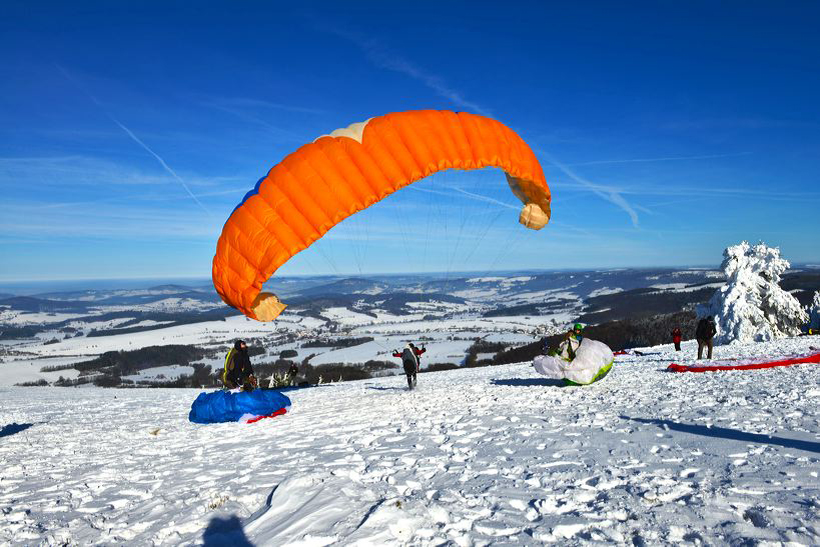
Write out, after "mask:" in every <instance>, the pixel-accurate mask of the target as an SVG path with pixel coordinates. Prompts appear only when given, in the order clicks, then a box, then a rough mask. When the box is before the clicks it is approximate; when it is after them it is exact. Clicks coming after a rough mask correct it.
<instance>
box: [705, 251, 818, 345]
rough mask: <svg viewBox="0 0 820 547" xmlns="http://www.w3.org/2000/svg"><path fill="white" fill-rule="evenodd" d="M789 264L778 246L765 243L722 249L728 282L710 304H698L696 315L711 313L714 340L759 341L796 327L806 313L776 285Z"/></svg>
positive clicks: (790, 332) (793, 331) (795, 331)
mask: <svg viewBox="0 0 820 547" xmlns="http://www.w3.org/2000/svg"><path fill="white" fill-rule="evenodd" d="M789 266H790V264H789V262H788V260H785V259H783V258H781V257H780V249H778V248H777V247H769V246H767V245H766V244H764V243H758V244H757V245H754V246H751V245H749V243H747V242H746V241H743V242H741V243H740V244H738V245H733V246H731V247H728V248H727V249H726V250H725V251H723V264H721V268H722V269H723V271H724V272H725V273H726V279H727V281H726V284H725V285H724V286H723V287H721V288H720V289H718V290H717V291H715V294H714V295H713V296H712V298H711V300H710V301H709V304H708V305H706V306H699V307H698V316H700V317H704V316H707V315H713V316H715V322H716V324H717V327H718V334H717V337H716V338H715V342H716V343H718V344H729V343H732V342H752V341H757V342H762V341H766V340H772V339H774V338H781V337H784V336H795V335H797V334H799V333H800V327H801V326H803V325H804V324H805V323H806V321H807V320H808V314H807V313H806V311H805V310H804V309H803V307H802V306H801V305H800V303H799V302H798V301H797V299H796V298H795V297H793V296H792V295H791V294H789V293H787V292H786V291H784V290H783V289H781V288H780V285H779V282H780V276H781V274H783V272H785V271H786V270H787V269H788V268H789Z"/></svg>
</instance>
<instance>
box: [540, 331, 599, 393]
mask: <svg viewBox="0 0 820 547" xmlns="http://www.w3.org/2000/svg"><path fill="white" fill-rule="evenodd" d="M614 362H615V356H614V355H613V353H612V350H611V349H609V346H607V345H606V344H604V343H603V342H598V341H597V340H590V339H589V338H586V337H585V336H584V327H583V325H581V324H580V323H576V324H575V326H574V327H573V329H572V330H571V331H570V332H568V333H567V336H566V337H565V338H564V340H563V341H562V342H561V344H560V345H559V346H558V348H556V349H553V350H550V351H548V352H547V355H539V356H538V357H536V358H535V359H534V360H533V362H532V366H533V367H535V370H536V371H537V372H538V373H539V374H542V375H544V376H546V377H547V378H552V379H555V380H564V383H566V384H567V385H588V384H591V383H593V382H597V381H598V380H600V379H601V378H603V377H604V376H606V375H607V374H608V373H609V371H610V370H611V369H612V364H613V363H614Z"/></svg>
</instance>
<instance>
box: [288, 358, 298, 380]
mask: <svg viewBox="0 0 820 547" xmlns="http://www.w3.org/2000/svg"><path fill="white" fill-rule="evenodd" d="M297 374H299V367H297V366H296V363H291V364H290V368H289V369H288V383H289V384H291V385H293V382H294V380H296V375H297Z"/></svg>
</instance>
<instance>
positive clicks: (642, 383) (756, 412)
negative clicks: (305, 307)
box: [0, 339, 820, 546]
mask: <svg viewBox="0 0 820 547" xmlns="http://www.w3.org/2000/svg"><path fill="white" fill-rule="evenodd" d="M803 345H805V342H803V341H801V340H800V339H792V340H786V341H780V342H778V343H772V344H771V345H769V347H768V348H761V346H764V345H762V344H756V345H754V346H749V347H742V346H741V347H734V348H723V347H721V348H716V353H718V352H722V353H723V354H722V355H720V356H721V357H731V356H732V355H736V354H737V355H746V354H748V353H752V352H754V351H769V352H779V353H785V352H788V351H800V350H801V349H804V348H803ZM684 348H685V349H686V350H689V351H690V352H691V350H692V348H691V347H688V346H687V343H685V344H684ZM668 349H669V348H668V347H660V348H654V349H653V350H651V352H652V353H654V354H655V355H651V356H650V355H647V356H644V357H627V358H625V359H622V358H619V360H618V361H617V362H616V365H615V368H614V369H613V372H612V373H611V374H610V375H609V376H608V377H607V378H606V379H605V380H604V381H602V382H599V383H596V384H594V385H592V386H589V387H582V388H564V387H558V386H556V385H554V384H551V383H549V382H545V381H543V380H542V379H540V378H538V377H537V376H536V375H535V373H534V372H533V370H532V368H531V367H529V366H528V365H508V366H501V367H493V368H481V369H466V370H454V371H445V372H440V373H431V374H423V375H421V376H420V377H419V382H420V386H419V389H417V390H415V391H412V392H411V391H407V390H405V389H403V388H400V386H402V383H403V382H404V378H403V377H392V378H382V379H377V380H367V381H361V382H349V383H343V384H333V385H325V386H320V387H317V388H311V389H301V390H294V391H291V392H289V393H288V395H289V396H290V397H291V399H292V400H293V407H292V409H291V410H292V411H291V412H290V413H288V414H287V415H285V416H283V417H279V418H275V419H271V420H262V421H260V422H258V423H255V424H249V425H240V424H218V425H208V426H199V425H194V424H190V423H188V422H187V412H188V409H189V408H190V403H191V402H192V401H193V399H194V398H195V396H196V392H194V391H191V390H110V389H94V388H90V389H59V388H8V389H3V390H2V394H1V396H2V397H3V399H4V405H3V407H2V410H0V423H3V424H7V423H18V424H27V423H31V424H34V425H32V426H30V427H28V428H27V429H24V430H19V431H18V432H16V433H14V434H11V435H9V436H6V437H2V438H0V457H2V458H3V461H4V462H8V463H7V465H6V466H5V467H4V468H3V469H2V471H0V487H1V488H0V511H2V513H0V519H2V520H0V543H3V542H10V543H12V544H37V543H43V544H59V543H82V544H89V543H104V544H112V543H124V542H134V543H139V544H157V545H165V544H168V545H171V544H173V545H178V544H201V543H206V544H218V543H220V542H222V543H226V542H228V543H232V544H242V542H243V541H245V542H250V543H253V544H257V545H332V544H344V545H361V546H364V545H384V544H415V545H439V544H452V545H464V546H466V545H486V544H515V545H521V544H539V543H542V542H553V541H554V542H559V543H565V542H567V541H571V542H577V543H595V542H616V543H631V544H634V545H653V544H658V543H679V542H691V543H695V544H698V543H703V544H716V543H718V544H720V543H737V542H747V541H752V542H756V541H772V542H788V541H794V542H797V543H803V544H817V543H819V542H820V535H818V534H820V481H818V476H817V473H818V471H820V465H818V458H819V457H820V438H818V432H820V424H818V415H817V408H818V402H820V389H818V388H817V385H818V380H820V367H814V366H809V367H791V368H789V369H779V370H764V371H754V374H749V373H747V374H738V373H734V372H728V373H713V374H698V375H676V374H669V373H666V372H664V371H663V367H664V366H665V364H667V363H668V362H671V361H672V360H674V354H673V353H672V352H669V351H668ZM744 352H745V353H744ZM18 429H20V428H18ZM246 544H247V543H246Z"/></svg>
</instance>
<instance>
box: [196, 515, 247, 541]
mask: <svg viewBox="0 0 820 547" xmlns="http://www.w3.org/2000/svg"><path fill="white" fill-rule="evenodd" d="M202 545H204V546H205V547H223V546H224V547H228V546H232V547H253V543H251V542H250V540H248V537H247V536H246V535H245V531H244V530H243V529H242V521H241V520H239V517H237V516H236V515H231V516H229V517H224V518H223V517H214V518H213V519H211V522H209V523H208V527H207V528H205V532H204V533H203V534H202Z"/></svg>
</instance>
